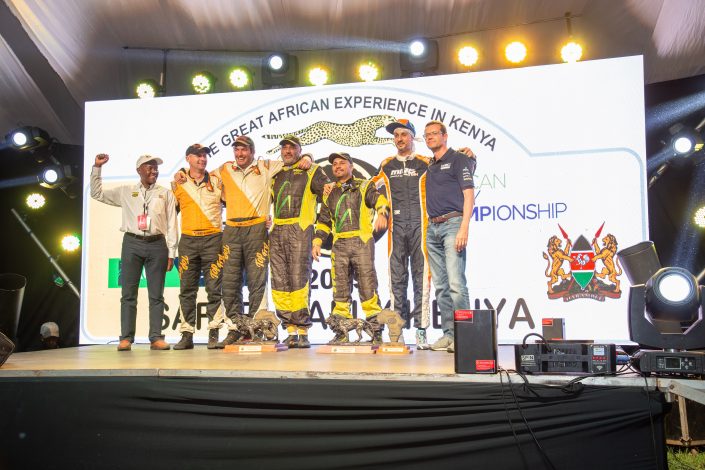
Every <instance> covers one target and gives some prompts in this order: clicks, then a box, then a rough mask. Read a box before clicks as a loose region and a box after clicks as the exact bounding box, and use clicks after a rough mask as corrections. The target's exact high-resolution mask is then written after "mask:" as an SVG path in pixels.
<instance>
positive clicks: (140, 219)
mask: <svg viewBox="0 0 705 470" xmlns="http://www.w3.org/2000/svg"><path fill="white" fill-rule="evenodd" d="M151 225H152V218H151V217H150V216H148V215H147V214H139V215H138V216H137V228H138V229H140V230H143V231H145V232H146V231H149V227H150V226H151Z"/></svg>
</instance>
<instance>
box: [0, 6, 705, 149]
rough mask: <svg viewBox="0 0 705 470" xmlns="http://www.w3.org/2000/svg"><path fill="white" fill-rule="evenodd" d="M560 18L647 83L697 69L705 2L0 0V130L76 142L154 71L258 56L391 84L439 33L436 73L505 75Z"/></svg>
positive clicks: (550, 43) (183, 71)
mask: <svg viewBox="0 0 705 470" xmlns="http://www.w3.org/2000/svg"><path fill="white" fill-rule="evenodd" d="M567 12H570V16H571V18H572V19H571V23H572V32H573V35H574V36H575V37H576V38H579V39H581V40H582V41H583V43H584V45H585V59H599V58H606V57H618V56H625V55H636V54H643V55H644V58H645V59H644V62H645V71H644V73H645V80H646V83H654V82H659V81H665V80H672V79H677V78H683V77H689V76H694V75H700V74H703V73H705V41H704V40H703V37H705V1H703V0H619V1H618V0H560V1H558V0H199V1H194V0H139V1H137V0H112V1H99V0H4V2H3V4H0V28H1V29H0V35H1V37H0V59H2V65H3V66H2V67H0V133H3V134H4V133H5V132H7V131H9V130H10V129H12V128H14V127H17V126H18V125H35V126H39V127H42V128H44V129H46V130H47V131H48V132H49V133H50V134H51V135H53V136H54V137H56V138H58V139H59V140H60V141H61V142H64V143H73V144H79V143H81V141H82V134H83V122H82V119H83V118H82V111H83V107H84V103H85V102H86V101H92V100H106V99H118V98H127V97H131V93H132V89H133V86H134V82H135V81H136V80H137V79H139V78H146V77H152V78H155V79H158V78H159V75H160V72H162V71H163V70H164V68H166V71H167V73H166V84H167V94H184V93H188V78H189V77H190V75H191V74H192V73H193V72H195V71H198V70H202V69H206V70H213V71H224V70H226V69H227V68H228V67H230V66H232V65H235V64H236V63H246V64H249V66H250V67H251V68H252V69H253V71H255V73H258V72H259V70H258V67H259V65H258V64H259V61H260V59H261V57H263V56H264V55H265V54H266V53H267V52H268V51H278V50H285V51H290V52H292V53H295V54H296V55H297V56H299V61H300V67H301V70H305V69H306V68H308V67H309V66H311V65H314V64H317V63H325V64H326V65H327V66H328V67H329V68H330V69H331V70H332V71H333V77H334V78H333V79H334V81H336V82H346V81H352V80H355V77H354V66H355V64H357V63H359V62H360V61H361V60H363V59H368V58H372V59H374V60H376V61H377V62H378V63H380V64H381V65H382V69H383V78H396V77H399V76H400V70H399V60H398V56H399V52H398V51H399V48H400V47H401V46H402V45H403V44H404V43H405V42H406V41H408V40H409V39H410V38H413V37H417V36H422V37H429V38H436V39H438V42H439V46H440V54H439V55H440V64H439V70H438V72H439V73H453V72H459V71H463V70H464V69H462V68H461V66H459V65H458V64H457V62H456V61H455V57H454V55H455V50H456V49H457V47H458V46H460V45H461V44H463V43H466V42H471V43H473V44H474V45H475V46H476V47H477V48H478V49H479V50H480V60H481V62H480V63H479V64H478V66H477V68H476V70H488V69H494V68H500V67H507V64H506V63H505V62H504V61H503V60H502V59H501V57H500V56H501V52H502V48H503V47H504V44H506V42H507V41H508V40H509V39H512V38H523V39H524V40H526V42H527V44H528V45H529V57H528V60H527V62H526V63H525V64H524V65H538V64H546V63H555V62H558V61H559V59H558V50H559V49H560V46H561V44H562V43H563V42H565V40H566V38H567V36H568V33H567V27H566V21H565V19H564V15H565V14H566V13H567ZM224 82H225V80H224V78H220V82H219V87H218V91H228V88H227V87H226V86H225V83H224Z"/></svg>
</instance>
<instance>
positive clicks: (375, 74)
mask: <svg viewBox="0 0 705 470" xmlns="http://www.w3.org/2000/svg"><path fill="white" fill-rule="evenodd" d="M357 74H358V76H359V77H360V80H362V81H363V82H373V81H375V80H377V79H379V75H380V73H379V67H378V66H377V64H375V63H374V62H371V61H370V62H364V63H363V64H361V65H360V67H359V68H358V69H357Z"/></svg>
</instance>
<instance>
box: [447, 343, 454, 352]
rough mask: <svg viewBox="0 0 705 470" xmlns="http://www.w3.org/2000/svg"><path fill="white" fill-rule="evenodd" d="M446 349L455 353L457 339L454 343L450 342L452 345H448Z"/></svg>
mask: <svg viewBox="0 0 705 470" xmlns="http://www.w3.org/2000/svg"><path fill="white" fill-rule="evenodd" d="M446 351H448V352H449V353H454V352H455V341H453V342H452V343H450V346H448V347H447V348H446Z"/></svg>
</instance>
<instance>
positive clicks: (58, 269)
mask: <svg viewBox="0 0 705 470" xmlns="http://www.w3.org/2000/svg"><path fill="white" fill-rule="evenodd" d="M10 212H12V215H14V216H15V218H16V219H17V221H18V222H19V223H20V225H22V228H23V229H24V230H25V232H27V234H28V235H29V236H30V237H32V240H34V243H36V244H37V246H38V247H39V249H40V250H42V253H44V256H46V257H47V259H48V260H49V262H50V263H51V265H52V266H54V269H56V272H58V273H59V276H61V277H62V278H63V279H64V280H65V281H66V285H68V286H69V288H70V289H71V291H72V292H73V293H74V294H76V297H78V298H79V299H80V298H81V293H80V292H78V289H77V288H76V286H75V285H74V283H73V282H71V279H69V277H68V276H67V275H66V273H65V272H64V270H63V269H61V266H59V263H57V262H56V260H55V259H54V257H53V256H51V253H49V252H48V251H47V249H46V248H44V245H42V242H41V241H39V239H38V238H37V236H36V235H35V234H34V232H32V229H31V228H29V225H27V224H26V223H25V221H24V220H23V219H22V217H20V215H19V214H18V213H17V211H16V210H15V209H14V208H13V209H10Z"/></svg>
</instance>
